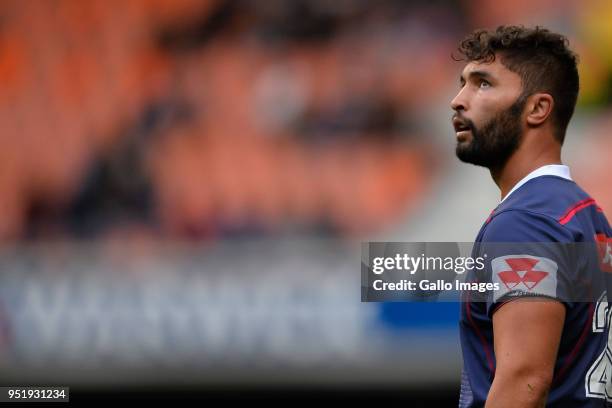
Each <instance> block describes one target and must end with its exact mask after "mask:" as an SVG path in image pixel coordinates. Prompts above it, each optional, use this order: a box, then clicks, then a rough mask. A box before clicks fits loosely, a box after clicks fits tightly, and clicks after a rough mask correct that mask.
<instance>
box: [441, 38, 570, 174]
mask: <svg viewBox="0 0 612 408" xmlns="http://www.w3.org/2000/svg"><path fill="white" fill-rule="evenodd" d="M567 44H568V42H567V39H566V38H565V37H563V36H562V35H560V34H555V33H552V32H550V31H548V30H546V29H543V28H540V27H536V28H523V27H516V26H500V27H498V28H497V29H496V30H495V31H493V32H490V31H485V30H477V31H474V32H473V33H472V34H470V35H468V36H467V37H466V38H465V39H464V40H463V41H462V42H461V44H460V46H459V49H458V50H459V53H460V54H461V56H462V58H460V59H461V60H465V61H467V65H466V66H465V68H464V70H463V72H462V74H461V77H460V85H461V89H460V91H459V93H458V94H457V96H456V97H455V98H454V99H453V100H452V102H451V107H452V109H453V110H454V111H455V114H454V115H453V125H454V126H455V130H456V131H457V156H458V157H459V158H460V159H461V160H463V161H465V162H468V163H472V164H476V165H481V166H485V167H488V168H496V167H502V166H503V165H504V164H505V163H506V162H507V160H508V159H509V158H510V156H511V155H512V154H513V153H514V152H515V151H516V150H517V149H518V148H519V146H520V144H521V142H522V139H523V136H524V134H525V132H526V131H527V130H528V129H530V128H534V129H535V128H544V127H547V128H548V129H550V133H551V136H552V137H553V138H554V140H555V141H556V142H557V143H558V144H559V145H560V144H562V143H563V140H564V138H565V131H566V129H567V125H568V123H569V120H570V118H571V116H572V114H573V112H574V107H575V105H576V99H577V96H578V71H577V68H576V63H577V57H576V55H575V54H574V53H573V52H572V51H570V50H569V49H568V47H567Z"/></svg>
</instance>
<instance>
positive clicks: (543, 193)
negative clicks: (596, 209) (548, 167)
mask: <svg viewBox="0 0 612 408" xmlns="http://www.w3.org/2000/svg"><path fill="white" fill-rule="evenodd" d="M589 200H592V199H591V197H590V196H589V195H588V194H587V193H586V192H585V191H584V190H583V189H582V188H580V186H578V184H576V183H575V182H574V181H572V180H568V179H564V178H561V177H557V176H541V177H537V178H535V179H532V180H529V181H528V182H527V183H525V184H524V185H523V186H521V187H520V188H519V189H517V190H516V191H515V192H514V193H512V194H511V195H510V196H509V197H508V199H507V200H505V201H504V202H503V203H501V204H500V205H499V207H498V208H497V209H496V211H495V213H494V216H495V215H496V214H501V213H502V212H507V211H518V213H530V214H535V215H540V216H542V217H547V218H552V219H555V220H558V221H561V220H562V219H563V217H564V216H565V215H566V214H567V213H568V211H570V210H571V209H572V208H575V207H576V206H579V205H581V204H583V203H585V202H587V201H589Z"/></svg>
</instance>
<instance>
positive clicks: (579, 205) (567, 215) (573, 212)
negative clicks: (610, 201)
mask: <svg viewBox="0 0 612 408" xmlns="http://www.w3.org/2000/svg"><path fill="white" fill-rule="evenodd" d="M591 205H595V206H597V203H596V202H595V200H594V199H592V198H587V199H584V200H582V201H578V202H577V203H576V204H575V205H573V206H572V207H571V208H570V209H569V210H567V211H566V212H565V214H564V215H563V217H561V218H559V223H561V224H562V225H565V224H567V223H568V222H570V220H571V219H572V218H574V215H576V213H577V212H578V211H580V210H583V209H585V208H587V207H589V206H591ZM598 207H599V206H598Z"/></svg>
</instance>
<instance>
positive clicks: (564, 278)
mask: <svg viewBox="0 0 612 408" xmlns="http://www.w3.org/2000/svg"><path fill="white" fill-rule="evenodd" d="M572 243H573V237H572V235H571V233H570V232H569V231H568V230H566V229H565V228H564V227H563V226H562V225H560V224H559V223H558V222H557V221H556V220H555V219H553V218H550V217H547V216H545V215H541V214H536V213H531V212H526V211H520V210H511V211H505V212H503V213H500V214H498V215H497V216H495V217H493V219H491V221H490V222H489V224H488V225H487V227H486V229H485V231H484V234H483V236H482V240H481V243H480V248H479V252H480V254H481V256H483V257H484V259H485V260H486V261H485V269H484V271H483V273H484V276H482V280H485V281H487V282H492V283H493V284H494V288H495V289H494V290H493V291H491V292H489V293H488V294H487V297H486V302H487V314H488V315H489V316H492V315H493V313H494V312H495V311H496V310H497V308H498V307H499V306H501V305H502V304H504V303H505V302H508V301H511V300H514V299H517V298H524V297H546V298H551V299H556V300H558V301H560V302H562V303H563V304H565V305H566V306H567V307H572V302H571V299H572V298H573V296H572V291H573V286H572V282H575V276H573V275H574V272H575V270H576V265H573V264H572V263H573V260H574V258H575V257H573V256H572V245H571V244H572Z"/></svg>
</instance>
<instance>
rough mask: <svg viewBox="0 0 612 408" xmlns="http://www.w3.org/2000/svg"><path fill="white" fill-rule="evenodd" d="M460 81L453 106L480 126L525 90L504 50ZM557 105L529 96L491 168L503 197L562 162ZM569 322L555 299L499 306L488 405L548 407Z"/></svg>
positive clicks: (474, 65)
mask: <svg viewBox="0 0 612 408" xmlns="http://www.w3.org/2000/svg"><path fill="white" fill-rule="evenodd" d="M460 84H461V88H460V90H459V93H458V94H457V96H456V97H455V98H454V99H453V100H452V102H451V108H452V109H453V110H454V111H455V114H456V115H459V116H460V117H462V118H466V119H469V120H471V121H472V122H473V123H474V125H475V126H476V127H477V128H478V129H481V128H482V127H483V125H485V124H486V123H487V122H488V121H490V120H491V119H492V118H493V117H495V115H496V114H498V113H499V112H502V111H503V110H505V109H508V108H509V107H510V106H511V105H512V104H513V103H514V102H515V101H516V100H517V98H518V97H519V96H520V95H521V94H522V92H523V86H522V81H521V78H520V76H519V75H518V74H516V73H514V72H512V71H510V70H509V69H507V68H506V67H505V66H504V65H503V64H502V62H501V61H500V56H499V55H496V58H495V61H494V62H492V63H479V62H470V63H468V64H467V65H466V66H465V68H464V69H463V72H462V74H461V78H460ZM553 108H554V100H553V98H552V96H551V95H549V94H547V93H534V94H532V95H530V96H529V97H528V98H527V100H526V103H525V107H524V109H523V112H522V113H521V116H520V122H521V123H520V125H521V129H522V132H521V133H522V134H521V143H520V145H519V147H518V149H517V150H516V151H515V152H514V153H513V154H512V155H511V156H510V158H509V159H508V160H507V161H506V162H505V163H499V165H497V166H495V167H493V168H489V170H490V172H491V176H492V178H493V180H494V181H495V183H496V184H497V186H498V187H499V189H500V191H501V197H502V199H503V197H505V196H506V195H507V194H508V192H509V191H510V190H511V189H512V187H513V186H514V185H515V184H516V183H517V182H518V181H520V180H521V179H522V178H523V177H525V176H526V175H527V174H529V173H530V172H531V171H533V170H535V169H537V168H539V167H541V166H544V165H547V164H560V163H561V145H560V144H559V142H557V141H556V140H555V138H554V136H553V131H554V126H553V119H552V116H551V112H552V110H553ZM472 140H473V137H472V133H471V131H464V132H458V133H457V143H458V144H465V143H470V142H471V141H472ZM525 316H529V319H525V318H524V317H525ZM564 321H565V307H564V306H563V305H562V304H561V303H560V302H557V301H554V300H545V299H525V298H520V299H516V300H513V301H510V302H507V303H505V304H503V305H502V306H501V307H499V308H498V310H497V311H496V312H495V313H494V314H493V336H494V352H495V359H496V370H495V378H494V380H493V384H492V386H491V389H490V390H489V395H488V398H487V403H486V407H495V408H504V407H543V406H545V403H546V398H547V395H548V391H549V389H550V386H551V382H552V378H553V370H554V365H555V360H556V356H557V352H558V348H559V343H560V339H561V332H562V329H563V324H564Z"/></svg>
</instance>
